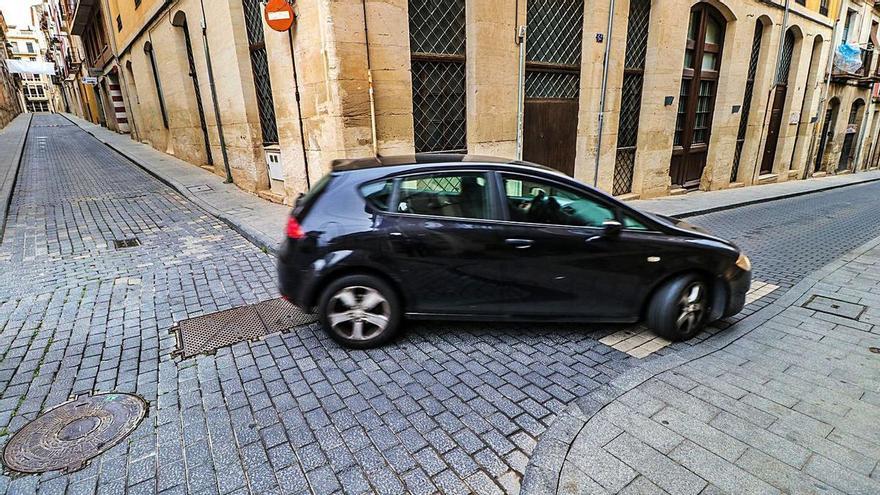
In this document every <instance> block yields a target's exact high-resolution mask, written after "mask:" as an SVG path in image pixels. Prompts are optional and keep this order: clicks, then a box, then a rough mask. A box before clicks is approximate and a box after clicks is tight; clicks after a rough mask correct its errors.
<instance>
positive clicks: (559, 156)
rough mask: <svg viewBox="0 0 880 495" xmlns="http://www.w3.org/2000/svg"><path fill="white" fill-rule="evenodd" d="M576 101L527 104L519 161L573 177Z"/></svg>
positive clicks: (533, 101) (536, 101)
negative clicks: (520, 158)
mask: <svg viewBox="0 0 880 495" xmlns="http://www.w3.org/2000/svg"><path fill="white" fill-rule="evenodd" d="M577 122H578V102H577V100H527V101H526V108H525V120H524V122H523V127H524V133H523V159H524V160H526V161H529V162H533V163H540V164H543V165H547V166H549V167H553V168H555V169H557V170H559V171H561V172H563V173H566V174H568V175H572V176H573V175H574V159H575V145H576V144H577Z"/></svg>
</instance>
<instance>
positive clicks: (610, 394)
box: [520, 238, 880, 495]
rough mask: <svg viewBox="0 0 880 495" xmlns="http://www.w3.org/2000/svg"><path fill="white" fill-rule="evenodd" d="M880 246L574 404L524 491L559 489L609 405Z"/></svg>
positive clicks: (537, 457)
mask: <svg viewBox="0 0 880 495" xmlns="http://www.w3.org/2000/svg"><path fill="white" fill-rule="evenodd" d="M878 245H880V238H876V239H873V240H871V241H868V242H867V243H865V244H863V245H861V246H859V247H857V248H856V249H854V250H852V251H850V252H849V253H847V254H845V255H844V256H842V257H841V258H839V259H837V260H835V261H832V262H831V263H829V264H827V265H825V266H824V267H822V268H820V269H818V270H816V271H815V272H813V273H811V274H810V275H808V276H806V277H804V278H803V280H801V281H800V282H798V283H797V284H796V285H795V286H794V287H792V288H791V289H789V290H788V291H786V293H785V294H783V295H782V296H781V297H779V299H777V300H776V301H774V302H773V303H771V304H769V305H768V306H765V307H764V308H762V309H760V310H758V311H757V312H755V313H754V314H753V315H751V316H749V317H747V318H745V319H743V320H741V321H740V322H739V323H737V324H735V325H733V326H731V327H730V328H729V329H727V330H725V331H722V332H719V333H717V334H715V335H713V336H712V337H710V338H708V339H706V340H705V341H704V342H703V343H702V344H700V346H699V347H691V348H690V349H686V350H683V351H680V352H678V353H676V354H669V355H666V356H662V357H660V358H657V359H655V360H652V361H649V362H647V363H645V364H644V365H640V366H637V367H634V368H631V369H629V370H627V371H625V372H623V373H621V374H620V375H618V376H617V377H616V378H614V379H613V380H611V381H610V382H609V383H608V384H607V385H605V386H603V387H601V388H599V389H597V390H596V391H594V392H592V393H590V394H589V395H587V396H585V397H581V398H579V399H575V400H574V401H573V402H571V403H569V404H568V405H567V406H566V407H565V409H564V410H563V411H562V412H561V413H559V415H557V417H556V418H555V419H554V420H553V423H552V424H551V425H550V428H548V429H547V431H545V432H544V433H543V434H542V435H541V438H540V439H539V440H538V444H537V445H536V447H535V450H534V452H533V453H532V457H531V459H530V460H529V463H528V465H527V466H526V471H525V473H524V475H523V482H522V486H521V491H520V493H522V494H523V495H529V494H542V495H546V494H556V493H558V491H559V480H560V477H561V475H562V469H563V465H564V463H565V459H566V458H567V457H568V454H569V450H570V449H571V446H572V443H573V441H574V439H575V438H576V437H577V435H578V434H579V433H580V432H581V430H583V428H584V427H585V426H586V425H587V423H588V422H589V421H590V419H592V418H593V416H595V415H596V414H597V413H599V411H601V410H602V409H604V408H605V406H607V405H608V404H610V403H611V402H613V401H614V400H616V399H617V398H618V397H620V396H621V395H623V394H624V393H626V392H629V391H630V390H632V389H634V388H636V387H638V386H639V385H641V384H642V383H644V382H646V381H648V380H650V379H651V378H653V377H655V376H657V375H659V374H661V373H663V372H665V371H669V370H672V369H674V368H677V367H679V366H681V365H683V364H686V363H689V362H691V361H695V360H697V359H700V358H702V357H705V356H708V355H709V354H712V353H714V352H717V351H719V350H722V349H724V348H726V347H727V346H729V345H731V344H733V343H734V342H736V341H737V340H739V339H740V338H742V337H744V336H746V335H748V334H749V333H751V332H752V331H753V330H755V329H757V328H758V327H760V326H761V325H763V324H764V323H766V322H767V321H768V320H770V319H771V318H773V317H775V316H776V315H778V314H779V313H781V312H783V311H784V310H786V309H787V308H789V307H791V306H792V305H794V304H795V303H796V302H797V301H798V300H799V299H800V298H801V297H803V296H804V295H805V294H806V293H807V292H809V291H810V290H811V289H812V288H813V287H815V286H816V285H817V284H819V283H820V282H821V281H822V280H823V279H824V278H826V277H828V276H829V275H831V274H832V273H834V272H836V271H837V270H840V269H841V268H844V267H845V266H846V265H847V264H848V263H849V262H851V261H853V260H854V259H856V258H858V257H859V256H861V255H863V254H865V253H866V252H868V251H870V250H871V249H873V248H875V247H877V246H878Z"/></svg>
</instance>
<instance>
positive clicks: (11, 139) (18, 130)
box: [0, 113, 31, 239]
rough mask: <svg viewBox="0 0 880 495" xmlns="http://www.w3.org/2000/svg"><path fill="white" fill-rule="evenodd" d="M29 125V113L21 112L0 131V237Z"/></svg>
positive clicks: (1, 236) (0, 236)
mask: <svg viewBox="0 0 880 495" xmlns="http://www.w3.org/2000/svg"><path fill="white" fill-rule="evenodd" d="M30 125H31V114H28V113H23V114H20V115H19V116H18V117H16V118H15V119H14V120H13V121H12V122H10V123H9V124H8V125H7V126H6V127H5V128H3V130H2V131H0V239H2V238H3V230H4V228H5V225H6V212H7V210H8V209H9V203H10V201H12V190H13V189H14V186H15V178H16V176H17V175H18V166H19V164H20V163H21V154H22V152H23V151H24V143H25V140H26V139H27V135H28V130H29V129H30Z"/></svg>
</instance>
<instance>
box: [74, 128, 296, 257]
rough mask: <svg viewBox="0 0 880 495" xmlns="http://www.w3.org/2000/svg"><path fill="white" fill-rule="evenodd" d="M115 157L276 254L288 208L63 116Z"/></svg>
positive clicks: (121, 138)
mask: <svg viewBox="0 0 880 495" xmlns="http://www.w3.org/2000/svg"><path fill="white" fill-rule="evenodd" d="M64 116H65V117H67V119H68V120H70V121H71V122H73V123H74V124H76V125H78V126H79V127H80V128H82V129H83V130H84V131H86V132H88V133H89V134H91V135H92V136H94V137H95V138H97V139H98V140H99V141H101V142H102V143H104V144H106V145H107V146H109V147H110V148H112V149H113V150H115V151H116V152H117V153H120V154H121V155H123V156H124V157H126V158H127V159H129V160H130V161H132V162H134V163H135V164H136V165H138V166H139V167H141V168H143V169H144V170H146V171H147V172H149V173H150V174H151V175H153V176H155V177H156V178H158V179H159V180H161V181H162V182H164V183H165V184H167V185H168V186H170V187H172V188H173V189H174V190H176V191H177V192H178V193H180V194H181V195H183V196H184V197H185V198H187V199H189V200H190V201H192V202H194V203H195V204H197V205H199V206H200V207H201V208H202V209H204V210H205V211H207V212H208V213H210V214H211V215H214V216H215V217H217V218H219V219H220V220H222V221H223V222H225V223H227V224H228V225H229V226H230V227H232V228H233V229H234V230H236V231H237V232H238V233H239V234H241V235H242V236H244V237H245V238H246V239H248V240H249V241H251V242H252V243H254V244H256V245H257V246H259V247H260V248H263V249H265V250H267V251H269V252H271V253H273V254H274V253H276V252H277V250H278V247H279V245H280V243H281V240H282V236H283V235H284V228H285V224H286V222H287V216H288V215H289V213H290V208H289V207H287V206H284V205H279V204H276V203H272V202H271V201H266V200H264V199H261V198H259V197H257V196H255V195H252V194H249V193H247V192H245V191H243V190H241V189H239V188H238V187H237V186H236V185H235V184H226V183H224V182H223V178H221V177H219V176H217V175H215V174H212V173H211V172H208V171H207V170H204V169H202V168H200V167H197V166H195V165H193V164H191V163H188V162H185V161H183V160H180V159H178V158H175V157H173V156H171V155H168V154H165V153H162V152H161V151H157V150H155V149H153V148H152V147H150V146H147V145H145V144H142V143H138V142H137V141H134V140H132V139H131V138H130V137H129V136H128V135H125V134H117V133H115V132H113V131H110V130H108V129H105V128H104V127H101V126H99V125H95V124H92V123H91V122H87V121H85V120H82V119H80V118H78V117H76V116H74V115H70V114H64Z"/></svg>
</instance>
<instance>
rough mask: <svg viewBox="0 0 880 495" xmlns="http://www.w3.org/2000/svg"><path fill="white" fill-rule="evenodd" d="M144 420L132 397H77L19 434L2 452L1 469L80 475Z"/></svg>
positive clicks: (138, 400)
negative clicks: (91, 460) (79, 470)
mask: <svg viewBox="0 0 880 495" xmlns="http://www.w3.org/2000/svg"><path fill="white" fill-rule="evenodd" d="M146 415H147V403H146V401H144V400H143V399H142V398H140V397H138V396H137V395H131V394H115V393H106V394H95V395H90V396H81V397H78V398H76V399H74V400H72V401H69V402H65V403H64V404H61V405H59V406H57V407H54V408H52V409H49V410H48V411H46V412H45V413H43V414H41V415H40V416H38V417H37V419H35V420H33V421H31V422H30V423H28V424H26V425H24V427H22V429H20V430H18V432H16V433H15V435H13V436H12V438H10V439H9V442H7V443H6V447H4V449H3V464H5V465H6V467H8V468H9V469H12V470H14V471H18V472H20V473H44V472H47V471H56V470H59V469H60V470H63V471H64V472H67V473H69V472H72V471H76V470H78V469H82V468H83V467H85V465H86V464H87V463H88V461H89V460H90V459H92V458H94V457H95V456H97V455H99V454H101V453H102V452H104V451H106V450H109V449H110V448H111V447H113V446H114V445H116V444H117V443H119V441H120V440H122V439H123V438H125V437H126V436H128V434H129V433H131V432H132V431H134V429H135V428H137V426H138V425H139V424H140V422H141V421H142V420H143V419H144V417H145V416H146Z"/></svg>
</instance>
